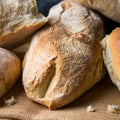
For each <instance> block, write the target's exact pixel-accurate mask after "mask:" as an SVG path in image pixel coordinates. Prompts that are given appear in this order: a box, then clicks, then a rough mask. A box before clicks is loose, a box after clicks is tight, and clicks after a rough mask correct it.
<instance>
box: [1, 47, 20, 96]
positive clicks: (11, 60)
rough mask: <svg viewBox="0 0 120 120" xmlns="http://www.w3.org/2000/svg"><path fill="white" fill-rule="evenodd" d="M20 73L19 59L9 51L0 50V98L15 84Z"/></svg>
mask: <svg viewBox="0 0 120 120" xmlns="http://www.w3.org/2000/svg"><path fill="white" fill-rule="evenodd" d="M20 71H21V65H20V60H19V58H18V57H17V56H16V55H15V54H14V53H12V52H11V51H8V50H6V49H3V48H0V97H2V96H3V95H4V94H5V93H6V92H7V91H8V90H9V89H10V88H11V87H12V86H13V85H14V84H15V82H16V81H17V79H18V77H19V75H20Z"/></svg>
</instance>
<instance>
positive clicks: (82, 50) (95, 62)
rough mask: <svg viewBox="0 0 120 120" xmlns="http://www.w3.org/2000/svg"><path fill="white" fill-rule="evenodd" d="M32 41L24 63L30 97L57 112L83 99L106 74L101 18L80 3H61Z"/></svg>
mask: <svg viewBox="0 0 120 120" xmlns="http://www.w3.org/2000/svg"><path fill="white" fill-rule="evenodd" d="M48 19H49V24H50V25H47V26H46V27H45V28H44V29H42V30H40V31H39V32H38V33H37V34H36V35H35V36H34V37H33V39H32V42H31V45H30V47H29V50H28V51H27V53H26V55H25V58H24V62H23V80H22V81H23V86H24V89H25V92H26V94H27V96H28V97H29V98H30V99H31V100H33V101H36V102H38V103H41V104H43V105H46V106H48V108H49V109H56V108H58V107H61V106H63V105H66V104H68V103H70V102H72V101H73V100H75V99H77V98H78V97H80V96H81V95H82V94H83V93H84V92H85V91H87V90H88V89H90V88H91V87H92V86H93V85H94V84H95V83H97V82H98V81H99V80H101V78H102V77H103V74H104V69H103V68H104V67H103V60H102V55H101V52H102V49H101V46H100V43H99V42H100V40H101V39H102V38H103V36H104V32H103V31H104V30H103V23H102V20H101V18H100V17H99V16H98V15H97V14H95V13H94V12H93V11H92V10H90V9H87V8H85V7H83V6H81V5H79V4H77V3H73V2H61V3H59V4H58V5H56V6H54V7H53V8H52V9H51V10H50V13H49V16H48Z"/></svg>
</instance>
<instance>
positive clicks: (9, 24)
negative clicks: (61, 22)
mask: <svg viewBox="0 0 120 120" xmlns="http://www.w3.org/2000/svg"><path fill="white" fill-rule="evenodd" d="M46 22H47V18H46V17H44V16H43V15H42V14H41V13H39V12H38V10H37V5H36V1H35V0H0V47H5V48H9V49H11V46H12V47H13V46H16V44H19V43H20V42H21V41H23V40H25V38H26V37H28V36H29V35H31V34H32V33H33V32H35V31H36V30H38V29H39V28H40V27H42V26H43V25H44V24H45V23H46Z"/></svg>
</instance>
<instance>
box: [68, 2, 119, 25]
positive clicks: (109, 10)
mask: <svg viewBox="0 0 120 120" xmlns="http://www.w3.org/2000/svg"><path fill="white" fill-rule="evenodd" d="M67 1H71V0H67ZM72 1H76V2H78V3H80V4H82V5H85V6H87V7H89V8H92V9H95V10H97V11H99V12H100V13H102V14H103V15H105V16H106V17H108V18H110V19H112V20H114V21H116V22H119V23H120V0H72Z"/></svg>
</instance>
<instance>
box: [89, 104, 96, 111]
mask: <svg viewBox="0 0 120 120" xmlns="http://www.w3.org/2000/svg"><path fill="white" fill-rule="evenodd" d="M87 112H95V108H94V107H93V106H92V105H89V106H88V107H87Z"/></svg>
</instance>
